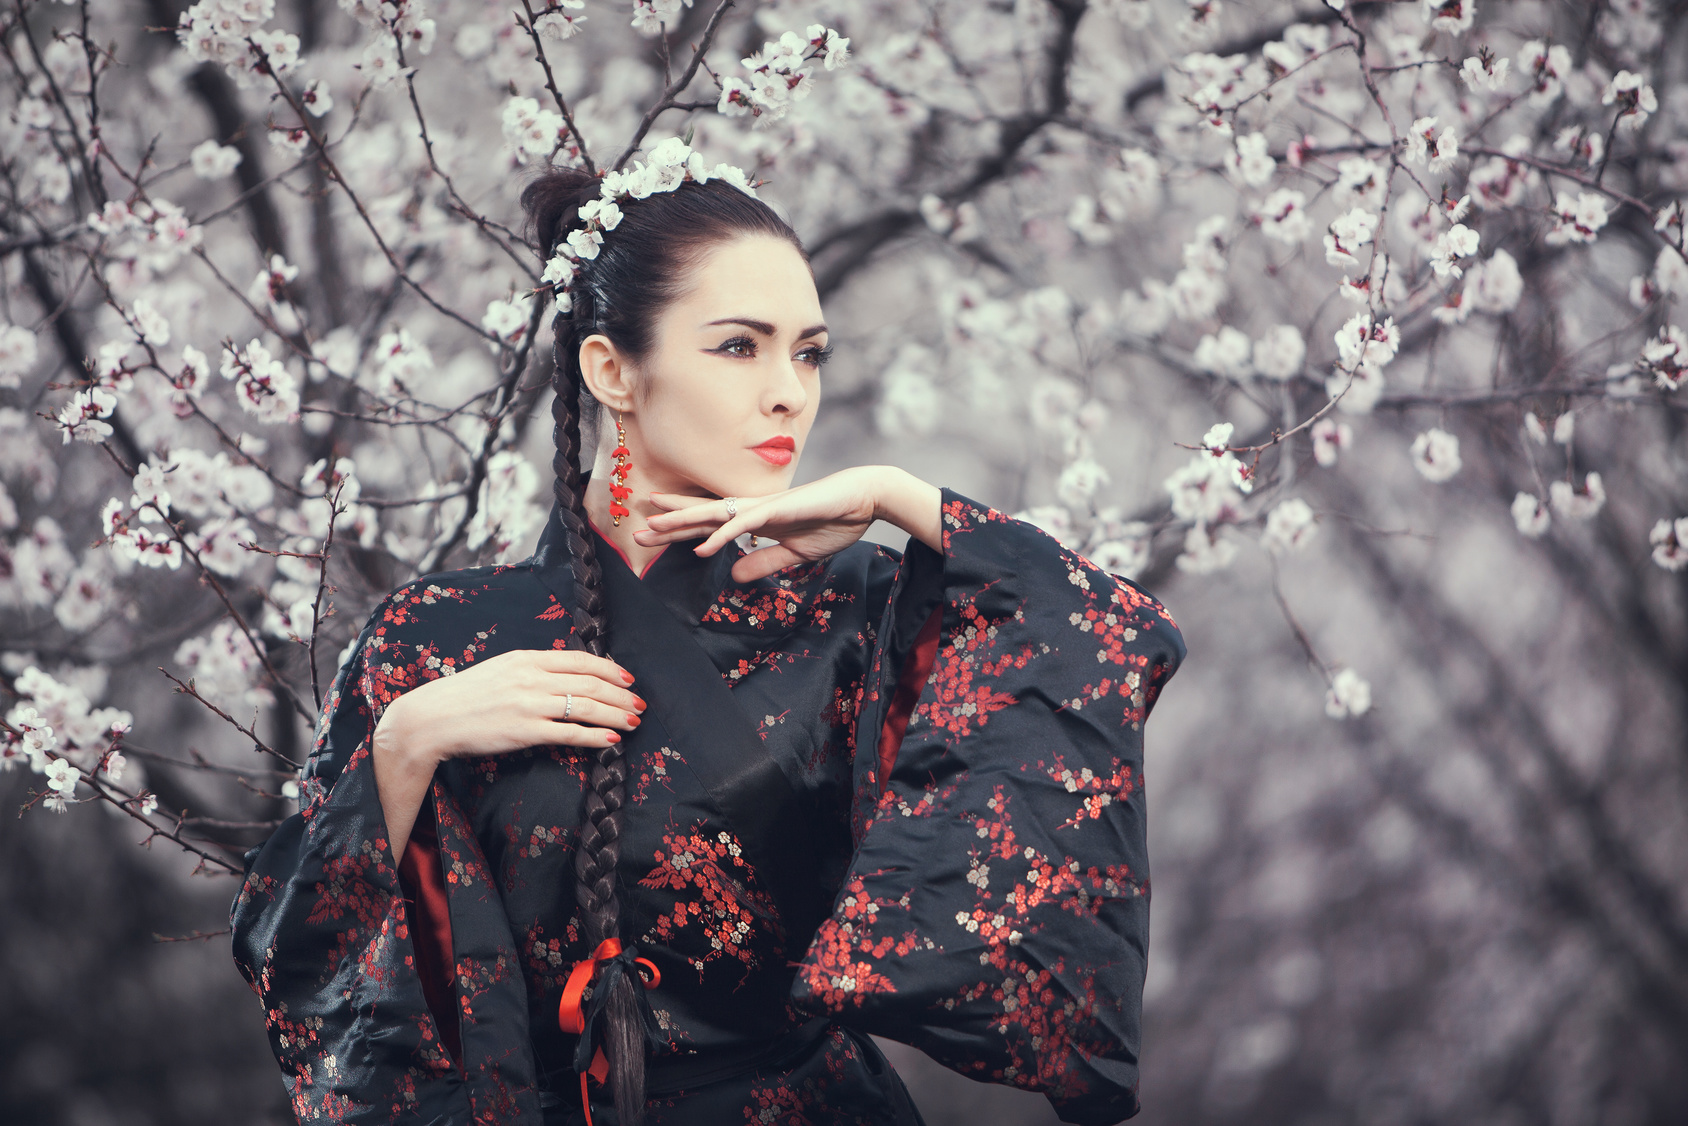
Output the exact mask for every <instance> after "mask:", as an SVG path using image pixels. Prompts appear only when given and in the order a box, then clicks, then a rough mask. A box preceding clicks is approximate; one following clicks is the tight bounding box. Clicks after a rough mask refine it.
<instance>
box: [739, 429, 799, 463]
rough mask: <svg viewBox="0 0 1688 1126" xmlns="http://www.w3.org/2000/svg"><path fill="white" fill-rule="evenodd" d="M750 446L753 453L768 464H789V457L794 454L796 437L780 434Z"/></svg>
mask: <svg viewBox="0 0 1688 1126" xmlns="http://www.w3.org/2000/svg"><path fill="white" fill-rule="evenodd" d="M750 448H751V451H752V452H753V453H755V454H756V455H757V456H758V457H760V458H761V459H762V460H763V461H766V462H767V463H768V464H769V465H790V464H791V459H792V458H793V457H794V456H796V450H797V439H795V438H792V437H790V436H788V435H785V434H780V435H777V436H776V437H773V438H769V439H768V440H767V441H766V442H763V443H762V444H761V445H759V446H752V447H750Z"/></svg>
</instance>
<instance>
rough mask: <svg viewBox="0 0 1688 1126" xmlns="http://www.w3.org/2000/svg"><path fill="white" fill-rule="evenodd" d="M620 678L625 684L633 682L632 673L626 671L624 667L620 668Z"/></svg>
mask: <svg viewBox="0 0 1688 1126" xmlns="http://www.w3.org/2000/svg"><path fill="white" fill-rule="evenodd" d="M621 679H622V680H623V681H624V682H626V683H627V684H632V683H633V674H632V673H630V672H628V671H627V670H626V669H622V670H621Z"/></svg>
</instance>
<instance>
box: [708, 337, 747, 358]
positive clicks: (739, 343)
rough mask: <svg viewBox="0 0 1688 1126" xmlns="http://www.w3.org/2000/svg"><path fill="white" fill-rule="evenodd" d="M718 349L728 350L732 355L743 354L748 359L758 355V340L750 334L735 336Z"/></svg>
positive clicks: (720, 350)
mask: <svg viewBox="0 0 1688 1126" xmlns="http://www.w3.org/2000/svg"><path fill="white" fill-rule="evenodd" d="M716 351H717V352H726V353H727V354H728V355H732V356H743V357H745V358H746V359H748V358H750V357H752V356H755V355H756V341H754V340H752V339H750V337H748V336H735V337H733V338H732V339H731V340H729V341H727V342H726V343H725V344H723V345H721V347H719V348H717V349H716Z"/></svg>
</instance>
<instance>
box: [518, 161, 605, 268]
mask: <svg viewBox="0 0 1688 1126" xmlns="http://www.w3.org/2000/svg"><path fill="white" fill-rule="evenodd" d="M602 184H603V181H602V180H601V179H599V178H598V177H597V176H594V175H593V174H592V173H590V172H588V171H586V170H585V169H584V168H551V169H548V170H546V171H545V172H542V173H540V175H539V176H538V178H537V179H535V180H534V181H533V182H532V183H530V184H529V185H528V186H527V187H525V188H523V189H522V210H524V211H526V212H527V216H528V226H529V228H530V230H531V231H532V232H533V239H534V245H535V248H536V249H537V250H538V251H539V256H540V257H541V258H549V257H550V256H551V250H552V248H553V247H554V246H556V244H557V239H558V238H559V237H560V236H561V235H562V234H563V232H565V231H567V230H568V228H569V225H570V224H571V223H573V222H574V217H575V215H576V214H578V213H579V211H580V209H581V207H582V206H583V205H585V204H586V202H587V201H588V200H593V199H596V198H597V197H598V190H599V188H600V187H601V186H602Z"/></svg>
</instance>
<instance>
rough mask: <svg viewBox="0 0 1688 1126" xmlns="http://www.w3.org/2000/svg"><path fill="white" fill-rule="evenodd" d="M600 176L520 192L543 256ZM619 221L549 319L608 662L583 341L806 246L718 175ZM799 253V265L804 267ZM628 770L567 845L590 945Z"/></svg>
mask: <svg viewBox="0 0 1688 1126" xmlns="http://www.w3.org/2000/svg"><path fill="white" fill-rule="evenodd" d="M599 185H600V180H599V179H598V177H597V176H594V175H592V174H591V173H588V172H585V171H582V170H579V169H570V168H561V169H552V170H550V171H547V172H545V173H544V174H542V175H541V176H540V177H539V178H538V179H536V180H534V181H533V182H532V183H530V184H529V185H528V186H527V187H526V188H525V189H523V191H522V207H523V209H524V210H526V212H527V214H528V218H529V221H530V223H531V225H532V230H533V233H534V236H535V241H536V243H537V245H538V249H539V252H540V256H541V258H542V259H544V258H549V257H550V255H551V252H552V250H553V248H554V247H555V246H556V245H557V243H558V242H559V241H560V240H561V239H562V238H564V237H566V235H567V234H568V231H569V229H570V227H571V226H573V225H574V223H575V222H576V219H577V213H578V211H579V209H580V207H581V206H582V205H583V204H585V203H586V202H587V201H589V200H592V199H595V198H597V195H598V189H599ZM622 207H623V213H622V218H621V222H620V223H618V224H617V225H616V227H615V229H614V230H612V231H607V232H605V234H604V243H603V245H602V246H601V247H600V248H599V250H598V256H597V257H596V258H594V259H592V260H590V261H583V262H582V263H581V266H582V270H581V273H580V276H579V278H578V279H577V280H576V282H575V284H574V286H573V291H572V292H573V297H574V303H573V310H572V311H571V312H569V313H559V314H557V316H556V318H555V319H554V320H553V321H552V331H553V334H554V338H555V341H554V344H553V349H554V354H555V359H556V373H555V375H554V376H553V377H552V386H553V389H554V390H555V391H556V399H555V401H554V402H553V403H552V406H551V416H552V419H553V428H552V440H553V441H554V442H555V443H556V447H557V452H556V456H555V457H554V458H553V460H552V463H551V467H552V471H553V472H554V473H555V474H556V484H555V486H554V488H555V492H556V498H557V509H558V514H559V516H560V518H561V520H562V525H563V529H564V531H565V532H566V534H567V537H568V551H569V556H570V560H571V566H572V568H573V574H574V589H575V601H576V609H577V610H578V613H579V617H578V619H577V620H576V622H575V629H576V631H577V632H578V633H579V635H580V641H581V644H582V645H583V646H584V647H585V648H586V649H587V650H588V651H589V652H592V653H595V654H597V655H599V656H603V655H604V623H605V617H606V615H605V607H604V591H603V572H602V571H601V570H600V569H599V564H598V554H597V551H596V549H595V546H594V544H593V542H592V533H591V529H590V527H589V526H588V524H587V521H586V503H585V498H584V496H583V495H582V492H583V490H582V488H581V474H580V464H579V458H580V417H581V407H582V402H583V400H586V399H589V398H590V392H589V391H588V390H587V389H586V387H585V384H584V381H583V380H582V379H581V375H580V342H581V341H582V340H584V339H586V337H588V336H590V335H592V334H593V333H603V334H604V335H605V336H608V337H609V338H610V340H611V341H613V342H614V343H615V345H616V347H617V348H619V349H621V350H622V352H623V353H625V354H626V355H627V356H629V357H630V358H632V359H633V360H635V361H638V360H642V359H643V358H645V357H646V356H648V355H649V354H650V350H651V347H652V345H653V343H654V335H655V327H656V320H657V317H658V316H659V315H660V314H661V313H662V311H663V310H664V309H665V308H667V306H668V305H669V304H670V303H671V302H673V301H674V300H675V299H676V298H678V297H680V296H681V295H682V294H683V293H684V292H685V291H686V289H687V287H688V286H689V284H690V281H691V278H690V275H691V273H692V271H693V269H694V268H695V267H696V266H697V264H698V262H699V260H700V259H701V258H702V257H703V255H704V253H705V252H706V251H708V250H709V249H710V248H712V247H714V246H716V245H718V244H720V243H723V242H727V241H729V240H731V239H733V238H735V237H738V236H740V235H747V234H763V235H771V236H773V237H775V238H780V239H784V240H785V241H787V242H789V243H790V244H791V245H792V246H794V247H796V248H797V250H798V252H799V253H803V244H802V242H801V241H800V240H799V239H798V237H797V233H796V232H795V231H793V230H792V229H791V227H790V225H789V224H787V223H786V222H785V220H783V219H781V218H780V217H779V216H778V215H777V214H775V213H774V211H773V209H772V208H770V207H769V206H768V205H767V204H765V203H762V202H761V201H759V200H757V199H756V198H755V197H753V196H751V195H749V194H748V193H746V192H743V191H740V190H739V189H738V188H736V187H734V186H733V185H731V184H729V183H726V182H725V181H722V180H714V179H712V180H709V181H707V182H705V183H701V184H700V183H697V182H695V181H686V182H684V183H682V184H681V185H680V186H679V187H678V188H676V189H675V190H673V191H669V192H657V193H653V194H652V195H650V196H647V197H646V198H644V199H640V200H626V201H624V202H623V204H622ZM807 258H808V256H807V254H804V259H805V261H807ZM626 788H627V767H626V763H625V761H624V756H623V751H622V744H620V743H611V744H610V745H609V746H607V747H603V748H601V749H600V750H599V751H598V753H597V758H596V761H595V763H594V765H593V767H592V772H591V776H590V778H589V779H588V782H587V787H586V794H585V798H584V803H583V809H582V816H581V831H580V837H579V841H578V843H577V844H576V846H575V856H574V871H575V897H576V899H577V901H578V902H579V904H580V911H581V916H582V922H583V924H584V930H585V933H584V934H583V935H582V937H583V938H584V939H585V944H586V949H587V950H594V949H596V948H597V946H598V944H599V943H600V942H602V941H603V940H604V939H606V938H615V937H619V932H620V929H621V900H620V898H619V896H618V895H617V891H616V865H617V863H618V861H619V860H620V858H621V828H622V806H623V805H624V803H625V800H626ZM613 981H614V982H615V992H614V993H613V994H612V995H611V996H610V998H609V1003H608V1011H607V1017H608V1026H609V1027H608V1029H607V1030H606V1032H605V1036H604V1040H605V1043H604V1051H605V1054H606V1056H607V1057H608V1059H609V1063H610V1088H611V1090H612V1092H613V1093H614V1096H615V1107H616V1115H617V1120H618V1121H619V1122H620V1123H621V1124H622V1126H639V1124H640V1123H641V1122H642V1120H643V1117H644V1108H645V1094H644V1091H645V1039H644V1028H643V1023H642V1020H641V1018H640V1010H639V1007H638V1006H639V998H638V997H637V996H636V994H635V993H634V990H635V988H637V987H636V986H635V985H634V983H633V982H632V981H631V980H630V977H629V976H628V975H621V976H618V977H615V978H613Z"/></svg>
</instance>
